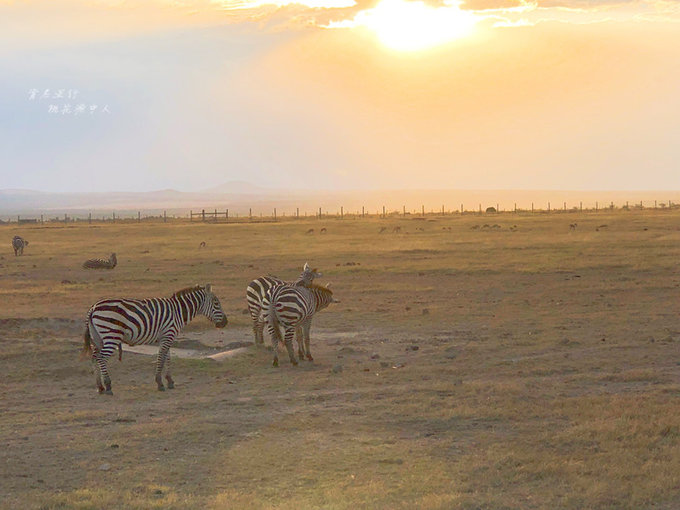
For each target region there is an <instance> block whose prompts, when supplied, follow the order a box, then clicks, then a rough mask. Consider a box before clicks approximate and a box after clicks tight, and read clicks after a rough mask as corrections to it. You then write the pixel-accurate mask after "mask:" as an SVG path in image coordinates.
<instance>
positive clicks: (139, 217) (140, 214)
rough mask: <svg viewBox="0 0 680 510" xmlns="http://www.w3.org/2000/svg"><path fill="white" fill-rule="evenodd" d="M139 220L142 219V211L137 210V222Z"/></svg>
mask: <svg viewBox="0 0 680 510" xmlns="http://www.w3.org/2000/svg"><path fill="white" fill-rule="evenodd" d="M141 221H142V212H141V211H137V223H141Z"/></svg>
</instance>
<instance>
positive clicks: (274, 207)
mask: <svg viewBox="0 0 680 510" xmlns="http://www.w3.org/2000/svg"><path fill="white" fill-rule="evenodd" d="M274 221H276V207H274Z"/></svg>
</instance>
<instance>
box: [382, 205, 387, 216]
mask: <svg viewBox="0 0 680 510" xmlns="http://www.w3.org/2000/svg"><path fill="white" fill-rule="evenodd" d="M386 217H387V216H385V206H384V205H383V219H384V218H386Z"/></svg>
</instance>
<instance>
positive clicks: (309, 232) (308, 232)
mask: <svg viewBox="0 0 680 510" xmlns="http://www.w3.org/2000/svg"><path fill="white" fill-rule="evenodd" d="M313 233H314V229H313V228H310V229H309V230H308V231H307V232H305V234H313Z"/></svg>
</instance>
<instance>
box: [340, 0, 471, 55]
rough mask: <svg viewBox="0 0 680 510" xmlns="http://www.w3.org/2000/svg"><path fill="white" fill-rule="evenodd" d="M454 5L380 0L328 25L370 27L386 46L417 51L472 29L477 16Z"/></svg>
mask: <svg viewBox="0 0 680 510" xmlns="http://www.w3.org/2000/svg"><path fill="white" fill-rule="evenodd" d="M458 5H459V4H458V3H457V2H455V3H454V2H445V3H444V6H442V7H430V6H428V5H426V4H425V3H423V2H420V1H407V0H382V2H380V3H379V4H378V5H377V6H376V7H374V8H373V9H369V10H366V11H361V12H360V13H358V14H357V15H356V17H355V18H354V20H352V21H345V22H339V23H331V24H330V25H329V26H330V27H355V26H364V27H366V28H368V29H370V30H373V31H374V32H375V33H376V35H377V36H378V38H379V39H380V41H381V42H382V43H383V44H384V45H386V46H388V47H389V48H392V49H395V50H399V51H418V50H422V49H426V48H430V47H433V46H437V45H439V44H444V43H446V42H449V41H452V40H454V39H458V38H460V37H463V36H466V35H468V34H470V33H471V32H472V30H473V29H474V26H475V23H476V22H477V18H476V17H475V16H474V14H472V13H470V12H467V11H464V10H461V9H460V8H459V7H458Z"/></svg>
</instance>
